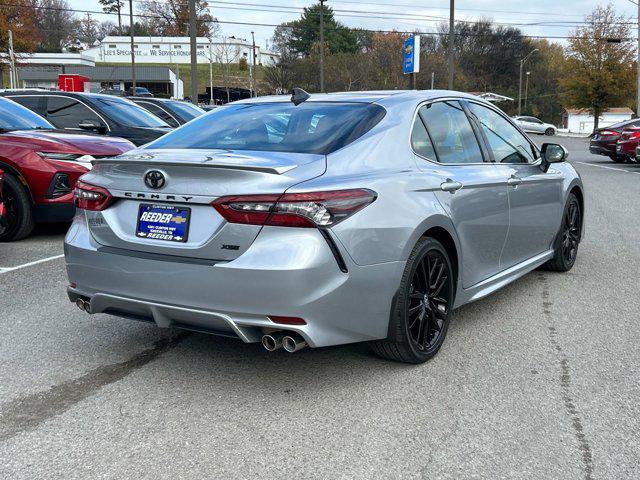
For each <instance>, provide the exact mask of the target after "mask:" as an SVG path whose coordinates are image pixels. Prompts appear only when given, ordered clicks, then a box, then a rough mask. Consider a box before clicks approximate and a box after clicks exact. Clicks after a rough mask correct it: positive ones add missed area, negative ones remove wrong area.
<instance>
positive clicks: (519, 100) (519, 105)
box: [518, 48, 539, 115]
mask: <svg viewBox="0 0 640 480" xmlns="http://www.w3.org/2000/svg"><path fill="white" fill-rule="evenodd" d="M538 50H539V49H537V48H534V49H533V50H531V51H530V52H529V54H528V55H527V56H526V57H524V58H523V59H522V60H520V86H519V87H518V115H520V114H521V113H522V68H523V67H524V62H526V61H527V59H528V58H529V57H530V56H531V55H533V54H534V53H536V52H537V51H538Z"/></svg>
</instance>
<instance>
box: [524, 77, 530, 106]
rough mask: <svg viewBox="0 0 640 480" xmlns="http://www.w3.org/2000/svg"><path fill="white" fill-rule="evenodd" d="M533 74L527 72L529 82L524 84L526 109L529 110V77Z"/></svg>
mask: <svg viewBox="0 0 640 480" xmlns="http://www.w3.org/2000/svg"><path fill="white" fill-rule="evenodd" d="M530 76H531V72H527V81H526V82H525V84H524V109H525V110H526V109H527V101H528V100H529V77H530Z"/></svg>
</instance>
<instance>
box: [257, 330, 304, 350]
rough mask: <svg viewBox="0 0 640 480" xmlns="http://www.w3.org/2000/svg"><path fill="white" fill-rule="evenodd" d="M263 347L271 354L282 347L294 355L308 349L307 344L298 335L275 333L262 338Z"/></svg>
mask: <svg viewBox="0 0 640 480" xmlns="http://www.w3.org/2000/svg"><path fill="white" fill-rule="evenodd" d="M262 346H263V347H264V348H265V349H266V350H268V351H269V352H273V351H275V350H278V349H279V348H281V347H282V348H284V349H285V350H286V351H287V352H289V353H293V352H297V351H298V350H302V349H303V348H304V347H306V346H307V342H305V341H304V339H303V338H302V337H301V336H300V335H298V334H297V333H283V332H275V333H269V334H266V335H263V336H262Z"/></svg>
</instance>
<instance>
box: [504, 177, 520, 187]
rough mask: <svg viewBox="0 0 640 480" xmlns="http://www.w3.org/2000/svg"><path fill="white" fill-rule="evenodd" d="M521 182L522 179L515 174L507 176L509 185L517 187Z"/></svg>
mask: <svg viewBox="0 0 640 480" xmlns="http://www.w3.org/2000/svg"><path fill="white" fill-rule="evenodd" d="M521 183H522V179H521V178H520V177H516V176H515V175H513V176H512V177H509V180H507V185H511V186H512V187H517V186H518V185H520V184H521Z"/></svg>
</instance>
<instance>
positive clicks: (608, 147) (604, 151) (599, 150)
mask: <svg viewBox="0 0 640 480" xmlns="http://www.w3.org/2000/svg"><path fill="white" fill-rule="evenodd" d="M589 153H593V154H594V155H606V156H607V157H611V156H614V155H616V144H615V142H614V143H612V144H602V143H593V142H592V143H591V144H590V145H589Z"/></svg>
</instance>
